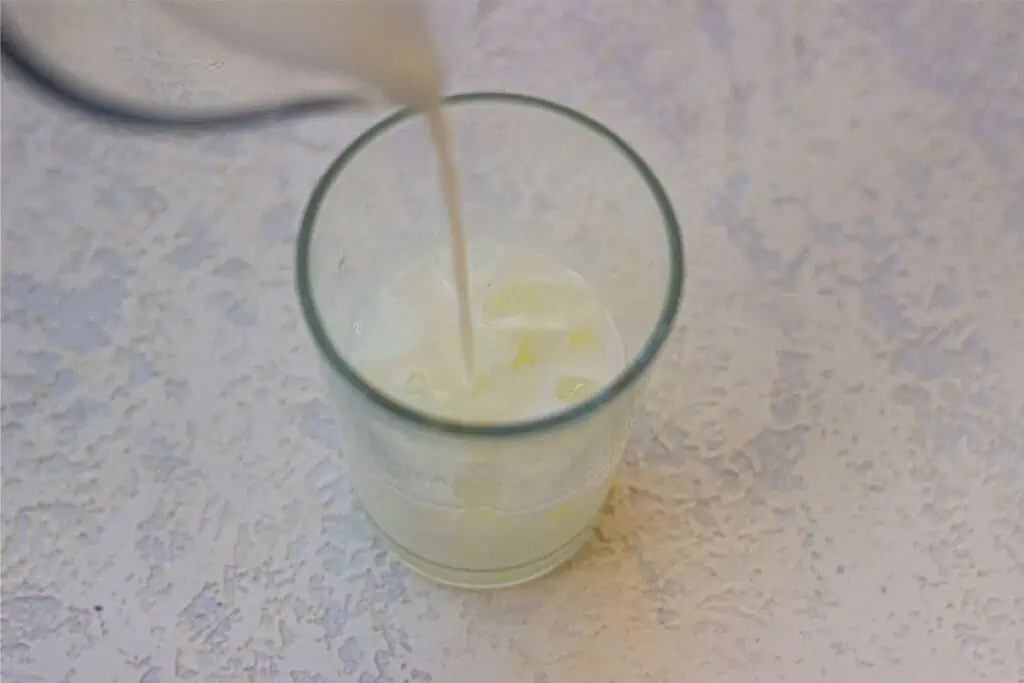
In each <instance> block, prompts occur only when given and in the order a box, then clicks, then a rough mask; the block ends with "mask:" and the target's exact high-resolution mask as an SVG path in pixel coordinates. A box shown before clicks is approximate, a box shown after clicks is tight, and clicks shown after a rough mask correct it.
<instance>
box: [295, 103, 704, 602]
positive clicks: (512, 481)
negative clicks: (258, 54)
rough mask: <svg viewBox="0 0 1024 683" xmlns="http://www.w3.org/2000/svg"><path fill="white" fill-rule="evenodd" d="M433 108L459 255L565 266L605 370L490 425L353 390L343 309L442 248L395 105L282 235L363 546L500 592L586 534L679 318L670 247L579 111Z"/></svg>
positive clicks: (628, 162) (629, 166)
mask: <svg viewBox="0 0 1024 683" xmlns="http://www.w3.org/2000/svg"><path fill="white" fill-rule="evenodd" d="M443 109H444V113H445V116H446V118H447V120H448V122H449V125H450V128H451V131H452V135H453V136H454V147H455V163H456V165H457V167H458V171H459V180H460V185H461V191H462V192H461V200H462V208H463V217H464V223H465V228H466V234H467V239H468V242H469V245H470V248H472V246H473V244H474V243H482V242H487V243H499V244H501V245H506V246H509V247H512V248H519V249H525V250H528V251H531V252H534V253H539V254H542V255H544V256H547V257H549V258H551V259H553V260H555V261H558V262H559V263H561V264H563V265H564V266H567V267H569V268H571V269H573V270H575V271H576V272H577V273H579V274H581V275H582V276H583V277H584V278H586V279H587V280H588V281H589V282H590V284H591V285H593V286H594V288H595V289H596V290H597V291H598V293H599V294H600V296H601V297H602V299H603V301H604V303H605V304H606V306H607V308H608V309H609V311H610V314H611V316H612V318H613V320H614V322H615V324H616V326H617V327H618V330H619V334H620V336H621V340H622V345H623V349H624V352H625V365H624V367H623V369H622V370H621V371H620V372H619V373H618V375H617V376H616V377H615V378H614V379H613V380H612V381H611V383H609V384H608V385H607V386H605V387H604V388H603V390H601V391H600V392H599V393H597V394H595V395H593V396H591V397H590V398H588V399H587V400H584V401H583V402H581V403H578V404H575V405H572V406H571V407H567V408H565V409H564V410H562V411H561V412H557V413H553V414H546V415H543V416H540V417H537V418H536V419H532V420H527V421H518V422H509V423H499V424H481V423H472V422H459V421H457V420H450V419H444V418H441V417H438V416H435V415H431V414H428V413H426V412H423V411H421V410H419V409H417V408H416V407H413V406H412V405H409V404H407V403H403V402H402V400H401V399H400V398H399V397H396V396H393V395H388V394H387V393H385V392H383V391H381V390H380V389H379V388H377V387H375V386H374V385H372V384H371V383H370V382H369V381H368V380H367V379H366V376H365V374H364V372H363V370H362V369H361V368H360V367H359V365H358V363H356V362H355V361H354V360H353V359H352V357H351V356H349V355H347V354H346V343H347V342H346V339H347V335H349V334H350V332H351V330H352V327H353V324H354V321H355V319H356V316H357V315H358V313H359V311H360V305H361V304H362V303H363V302H365V301H366V300H367V299H369V298H370V297H371V296H372V295H373V294H374V293H376V292H377V291H379V290H380V289H381V288H382V287H383V286H384V285H385V284H386V283H387V281H388V280H389V279H390V278H392V277H394V275H395V274H396V273H397V272H400V271H401V270H403V269H404V268H406V267H407V266H408V265H409V264H411V263H412V262H414V261H416V260H418V259H420V258H422V257H423V255H424V254H426V253H429V252H434V251H439V250H444V249H447V248H448V246H449V241H448V223H447V216H446V213H445V207H444V204H443V200H442V197H441V192H440V189H439V179H438V173H437V159H436V155H435V153H434V149H433V147H432V145H431V142H430V139H429V137H428V134H427V127H426V122H425V118H424V117H422V116H420V115H418V114H416V113H414V112H411V111H401V112H398V113H395V114H393V115H391V116H389V117H388V118H386V119H384V120H383V121H381V122H380V123H378V124H376V125H375V126H373V127H372V128H371V129H370V130H368V131H367V132H365V133H364V134H362V135H361V136H360V137H358V138H357V139H356V140H355V141H354V142H353V143H352V144H351V145H349V146H348V148H347V149H345V151H344V152H342V153H341V156H339V157H338V159H337V160H336V161H335V162H334V163H333V164H331V166H330V167H329V168H328V169H327V171H326V173H324V175H323V177H322V178H321V180H320V182H319V183H318V184H317V186H316V188H315V190H314V191H313V195H312V197H311V198H310V200H309V203H308V204H307V206H306V210H305V214H304V216H303V218H302V228H301V231H300V234H299V240H298V258H297V268H298V273H297V280H298V283H297V284H298V293H299V299H300V302H301V306H302V312H303V315H304V317H305V320H306V323H307V324H308V326H309V329H310V331H311V333H312V336H313V340H314V343H315V346H316V348H317V350H318V352H319V355H320V358H321V360H322V367H323V371H324V373H323V374H324V376H325V379H326V382H327V386H328V388H329V390H330V392H331V394H332V395H333V398H334V399H335V400H336V401H337V403H338V406H339V408H340V414H339V422H340V426H341V429H342V439H343V441H342V443H343V455H344V457H345V458H346V460H347V463H348V466H349V472H350V477H351V481H352V483H353V486H354V489H355V492H356V495H357V496H358V498H359V500H360V502H361V504H362V507H363V509H364V510H365V512H366V515H367V517H368V519H369V520H370V521H371V523H372V524H373V526H374V527H375V528H376V531H377V533H378V534H379V536H380V537H381V538H382V539H383V540H384V541H385V543H386V544H387V545H388V546H389V547H390V548H391V549H392V551H393V552H394V553H395V555H397V557H398V558H400V559H401V560H402V561H404V562H405V563H406V564H407V565H409V566H410V567H412V568H413V569H414V570H416V571H418V572H420V573H422V574H424V575H426V576H428V577H430V578H433V579H435V580H437V581H441V582H444V583H448V584H453V585H459V586H466V587H477V588H485V587H498V586H507V585H513V584H517V583H521V582H523V581H527V580H529V579H531V578H534V577H537V576H540V575H542V574H544V573H546V572H549V571H551V570H552V569H554V568H556V567H557V566H558V565H560V564H561V563H563V562H564V561H566V560H567V559H568V558H570V557H571V556H572V555H573V554H574V553H575V552H576V551H577V550H578V549H579V548H580V547H581V546H582V545H583V544H584V542H585V541H586V540H587V539H588V538H589V537H590V536H591V535H592V534H593V525H594V523H595V522H596V520H597V517H598V515H599V512H600V509H601V507H602V504H603V502H604V500H605V498H606V496H607V493H608V490H609V488H610V486H611V482H612V478H613V476H614V474H615V471H616V469H617V467H618V465H619V464H620V462H621V460H622V453H623V449H624V445H625V440H626V435H627V430H628V427H629V422H630V416H631V413H632V408H633V404H634V402H635V398H636V395H637V392H638V391H639V389H640V387H641V385H642V384H643V382H642V379H643V376H644V373H645V372H646V371H647V370H648V368H649V367H650V365H651V363H652V361H653V360H654V358H655V356H656V355H657V353H658V351H659V349H660V348H661V347H662V345H663V344H664V342H665V340H666V338H667V337H668V335H669V333H670V331H671V328H672V323H673V320H674V319H675V316H676V312H677V309H678V307H679V302H680V299H681V296H682V289H683V275H684V266H683V245H682V238H681V236H680V232H679V226H678V225H677V223H676V218H675V215H674V213H673V211H672V207H671V205H670V203H669V200H668V197H667V196H666V194H665V191H664V190H663V188H662V187H661V184H660V183H659V181H658V179H657V178H656V177H655V175H654V173H653V172H652V171H651V169H650V168H649V167H648V166H647V165H646V164H645V163H644V161H643V160H642V159H641V158H640V156H639V155H638V154H637V153H636V152H635V151H633V150H632V149H631V148H630V147H629V145H627V144H626V143H625V142H624V141H623V140H622V139H621V138H620V137H619V136H617V135H616V134H615V133H613V132H612V131H611V130H609V129H608V128H606V127H605V126H603V125H601V124H600V123H598V122H596V121H594V120H593V119H591V118H589V117H587V116H585V115H584V114H581V113H579V112H577V111H574V110H572V109H569V108H568V107H564V106H562V105H559V104H555V103H553V102H548V101H545V100H542V99H539V98H535V97H529V96H525V95H517V94H509V93H471V94H462V95H455V96H452V97H449V98H447V99H446V100H445V102H444V105H443ZM471 277H472V272H471Z"/></svg>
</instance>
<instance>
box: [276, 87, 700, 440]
mask: <svg viewBox="0 0 1024 683" xmlns="http://www.w3.org/2000/svg"><path fill="white" fill-rule="evenodd" d="M476 103H496V104H507V105H512V106H526V107H533V108H536V109H541V110H543V111H546V112H548V113H551V114H554V115H557V116H562V117H564V118H566V119H568V120H569V121H571V122H573V123H576V124H577V125H580V126H583V127H584V128H586V129H588V130H589V131H591V132H592V133H595V134H597V135H598V136H600V137H602V138H604V139H605V141H606V142H608V143H609V144H611V146H612V147H613V148H615V149H617V150H618V151H619V152H620V153H621V154H622V155H623V156H625V158H626V160H627V161H628V162H629V163H630V165H631V166H632V167H633V168H634V169H635V170H636V171H637V172H638V173H639V174H640V176H641V177H642V178H643V180H644V182H645V183H646V185H647V189H648V190H649V191H650V193H651V195H652V197H653V199H654V201H655V203H656V204H657V206H658V210H659V211H660V213H661V218H662V224H663V227H664V229H665V234H666V238H667V241H668V245H667V246H668V251H669V260H670V268H671V273H670V274H669V281H668V286H667V287H666V290H665V298H664V301H663V303H662V307H661V313H660V314H659V315H658V320H657V322H656V323H655V325H654V328H653V329H652V331H651V333H650V334H649V335H648V337H647V340H646V341H645V342H644V345H643V347H642V348H641V349H640V351H639V352H638V353H637V354H635V355H634V356H633V358H632V360H630V361H629V362H628V363H626V365H625V367H624V368H623V369H622V370H621V371H619V373H618V374H617V375H616V376H615V378H614V379H613V380H612V381H611V382H609V383H608V384H607V385H605V386H604V387H603V388H602V389H601V391H599V392H597V393H596V394H594V395H593V396H590V397H589V398H587V399H586V400H584V401H582V402H581V403H577V404H575V405H572V406H569V407H567V408H566V409H564V410H560V411H558V412H555V413H548V414H545V415H542V416H541V417H538V418H534V419H529V420H519V421H515V422H495V423H486V422H461V421H458V420H452V419H447V418H444V417H440V416H437V415H431V414H430V413H428V412H426V411H422V410H419V409H417V408H414V407H413V406H410V405H406V404H404V403H401V402H399V401H398V400H396V399H394V398H392V397H391V396H388V395H387V394H386V393H384V392H382V391H379V390H378V389H376V388H375V387H374V386H372V385H371V384H370V383H369V382H367V381H366V380H364V379H363V378H362V376H361V375H360V374H359V372H358V371H357V370H356V369H355V368H354V367H353V366H352V365H350V364H349V363H348V362H347V361H346V360H345V359H344V358H343V357H342V354H341V353H340V352H339V351H338V349H337V348H335V346H334V344H333V343H332V341H331V338H330V336H329V335H328V334H327V330H326V328H325V326H324V324H323V321H322V320H321V317H320V314H319V312H318V310H317V306H316V301H315V298H314V295H313V285H312V282H311V278H310V249H311V246H312V242H313V231H314V229H315V227H316V224H317V218H318V215H319V212H320V208H321V205H322V204H323V201H324V198H325V197H326V195H327V192H328V191H329V190H330V188H331V187H332V186H333V184H334V182H335V180H336V179H337V178H338V177H339V176H340V174H341V173H342V171H344V170H345V168H346V167H347V166H348V165H349V163H350V162H351V161H352V160H353V159H355V158H356V157H357V156H358V154H359V152H360V151H362V150H363V149H364V148H365V147H367V146H368V145H369V144H370V143H371V142H373V141H374V140H376V139H377V138H380V137H382V136H383V135H384V134H386V133H387V132H388V131H390V130H392V129H393V128H395V127H396V126H398V125H399V124H400V123H402V122H404V121H406V120H408V119H409V118H411V117H413V116H415V115H416V114H418V113H419V112H418V111H416V110H413V109H409V108H406V109H401V110H399V111H397V112H395V113H393V114H390V115H389V116H386V117H385V118H383V119H381V120H380V121H378V122H377V123H375V124H374V125H373V126H371V127H370V128H369V129H367V130H366V131H364V132H363V133H361V134H360V135H359V136H358V137H356V139H355V140H353V141H352V142H351V143H350V144H349V145H348V146H347V147H346V148H345V149H344V150H343V151H342V152H341V154H340V155H338V157H337V158H336V159H335V160H334V161H333V162H332V163H331V164H330V166H328V167H327V170H326V171H325V172H324V174H323V175H322V176H321V177H320V180H318V181H317V184H316V186H315V187H314V188H313V192H312V194H311V195H310V197H309V200H308V201H307V202H306V206H305V208H304V209H303V213H302V219H301V226H300V229H299V236H298V241H297V248H296V269H295V270H296V287H297V290H298V296H299V303H300V306H301V308H302V315H303V318H304V319H305V321H306V325H307V326H308V327H309V330H310V333H311V335H312V337H313V341H314V343H315V344H316V346H317V349H318V350H319V351H320V353H322V354H323V356H324V358H325V359H326V360H327V363H328V365H329V366H330V369H331V370H332V371H333V372H336V373H338V374H340V375H341V376H342V377H343V378H344V379H345V381H346V382H348V383H349V385H351V386H352V387H354V388H355V389H356V391H358V392H359V393H360V394H361V395H362V397H363V398H365V399H367V400H369V401H370V403H372V404H374V405H375V406H376V407H378V408H381V409H383V410H384V411H386V412H387V413H388V414H390V415H392V416H393V417H396V418H398V419H400V420H402V421H404V422H407V423H410V424H412V425H415V426H417V427H421V428H425V429H428V430H432V431H435V432H441V433H444V434H448V435H453V436H477V437H504V436H527V435H531V434H536V433H539V432H544V431H548V430H551V429H555V428H559V427H562V426H565V425H568V424H570V423H573V422H576V421H578V420H580V419H581V418H583V417H586V416H587V415H589V414H591V413H593V412H594V411H596V410H598V409H600V408H602V407H603V406H605V405H607V404H609V403H611V402H612V401H613V400H615V399H616V398H618V397H619V396H620V395H622V393H623V392H624V391H626V390H627V389H629V388H630V387H632V386H633V385H634V384H635V383H636V382H637V381H638V380H639V379H640V378H641V377H642V376H643V374H644V372H645V371H646V370H647V369H648V367H650V365H651V363H652V362H653V361H654V359H655V357H656V356H657V354H658V352H659V351H660V350H661V348H662V346H663V345H664V343H665V341H666V340H667V339H668V336H669V334H670V333H671V331H672V326H673V323H674V322H675V319H676V316H677V314H678V312H679V307H680V304H681V302H682V298H683V286H684V280H685V263H684V255H683V238H682V233H681V231H680V229H679V224H678V222H677V220H676V216H675V212H674V211H673V209H672V204H671V202H670V200H669V198H668V194H667V193H666V192H665V189H664V188H663V187H662V185H661V182H660V181H659V180H658V178H657V176H656V175H655V174H654V172H653V171H652V170H651V168H650V167H649V166H648V165H647V163H646V162H645V161H644V160H643V159H642V158H641V157H640V155H639V154H637V152H635V151H634V150H633V148H632V147H630V146H629V145H628V144H627V143H626V142H625V140H623V139H622V138H621V137H619V136H618V135H617V134H616V133H614V132H613V131H612V130H611V129H609V128H608V127H607V126H605V125H604V124H602V123H599V122H597V121H595V120H594V119H592V118H590V117H589V116H587V115H586V114H582V113H580V112H578V111H576V110H575V109H571V108H569V107H567V106H565V105H561V104H556V103H554V102H551V101H549V100H545V99H542V98H540V97H534V96H532V95H524V94H519V93H511V92H467V93H459V94H456V95H449V96H447V97H445V98H444V99H443V105H444V106H445V107H451V106H458V105H464V104H476Z"/></svg>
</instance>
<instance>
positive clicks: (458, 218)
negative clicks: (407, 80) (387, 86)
mask: <svg viewBox="0 0 1024 683" xmlns="http://www.w3.org/2000/svg"><path fill="white" fill-rule="evenodd" d="M426 116H427V126H428V127H429V129H430V138H431V140H432V141H433V143H434V151H435V153H436V154H437V167H438V171H439V173H440V176H441V194H442V196H443V198H444V205H445V210H446V211H447V212H448V230H449V232H450V233H451V251H452V269H453V271H454V275H455V277H454V284H455V293H456V304H457V305H458V307H459V342H460V344H461V350H462V362H463V365H464V366H465V368H466V381H467V382H472V381H473V377H474V376H475V369H474V363H473V313H472V310H471V309H470V301H469V260H468V256H467V248H466V232H465V230H464V229H463V227H462V206H461V204H460V203H459V176H458V172H457V171H456V168H455V155H454V150H453V148H452V144H451V143H452V138H451V131H450V130H449V128H448V122H447V121H445V119H444V115H443V114H442V113H441V106H440V104H439V103H435V104H433V105H432V106H431V107H430V108H429V109H427V111H426Z"/></svg>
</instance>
